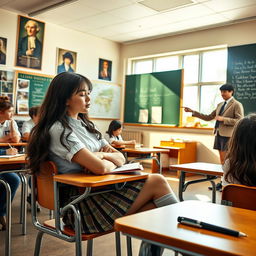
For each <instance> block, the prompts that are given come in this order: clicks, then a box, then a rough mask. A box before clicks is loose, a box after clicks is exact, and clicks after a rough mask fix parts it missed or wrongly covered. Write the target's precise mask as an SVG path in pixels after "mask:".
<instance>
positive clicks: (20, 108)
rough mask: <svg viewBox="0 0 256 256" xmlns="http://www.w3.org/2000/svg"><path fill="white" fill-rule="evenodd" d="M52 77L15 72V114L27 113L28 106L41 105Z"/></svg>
mask: <svg viewBox="0 0 256 256" xmlns="http://www.w3.org/2000/svg"><path fill="white" fill-rule="evenodd" d="M52 78H53V77H52V76H48V75H42V74H35V73H29V72H21V71H17V72H16V111H17V114H21V115H22V114H23V115H24V114H25V115H27V114H28V111H29V108H31V107H33V106H40V105H41V103H42V101H43V99H44V96H45V94H46V92H47V89H48V86H49V84H50V83H51V81H52Z"/></svg>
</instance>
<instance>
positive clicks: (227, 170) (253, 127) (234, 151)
mask: <svg viewBox="0 0 256 256" xmlns="http://www.w3.org/2000/svg"><path fill="white" fill-rule="evenodd" d="M255 133H256V114H250V115H248V116H246V117H245V118H243V119H241V120H240V121H239V122H238V123H237V125H236V127H235V129H234V132H233V135H232V137H231V139H230V142H229V147H228V152H227V157H226V161H225V164H224V166H223V171H224V176H223V178H222V182H223V185H227V184H231V183H233V184H241V185H246V186H256V136H255Z"/></svg>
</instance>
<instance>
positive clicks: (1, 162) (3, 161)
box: [0, 155, 27, 256]
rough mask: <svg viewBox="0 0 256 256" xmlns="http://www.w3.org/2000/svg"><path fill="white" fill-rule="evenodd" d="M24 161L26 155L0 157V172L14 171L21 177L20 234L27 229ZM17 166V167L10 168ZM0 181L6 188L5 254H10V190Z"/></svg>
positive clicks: (7, 185)
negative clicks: (6, 167)
mask: <svg viewBox="0 0 256 256" xmlns="http://www.w3.org/2000/svg"><path fill="white" fill-rule="evenodd" d="M25 163H26V156H25V155H22V156H19V157H11V158H0V166H1V170H0V173H8V172H16V173H18V174H19V176H20V179H21V185H22V187H21V209H20V223H22V234H23V235H26V233H27V230H26V227H27V204H26V198H27V180H26V177H25V175H24V172H26V171H27V170H26V169H24V168H22V167H23V166H24V164H25ZM5 166H8V169H7V170H4V168H5ZM12 166H13V168H18V167H19V168H18V169H13V168H12V169H11V170H9V169H10V168H11V167H12ZM0 183H1V184H2V185H3V186H4V187H5V189H6V231H5V232H6V233H5V256H10V255H11V216H12V214H11V190H10V186H9V184H8V183H7V182H6V181H5V180H2V179H0Z"/></svg>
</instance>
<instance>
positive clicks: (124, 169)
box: [109, 163, 143, 174]
mask: <svg viewBox="0 0 256 256" xmlns="http://www.w3.org/2000/svg"><path fill="white" fill-rule="evenodd" d="M142 170H143V166H142V165H141V164H140V163H132V164H124V165H123V166H121V167H117V168H116V169H114V170H113V171H111V172H109V173H112V174H117V173H128V172H136V171H142Z"/></svg>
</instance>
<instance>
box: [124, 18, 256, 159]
mask: <svg viewBox="0 0 256 256" xmlns="http://www.w3.org/2000/svg"><path fill="white" fill-rule="evenodd" d="M255 31H256V21H255V20H254V21H250V22H243V23H239V24H233V25H229V26H223V27H219V28H213V29H208V30H201V31H197V32H191V33H186V34H180V35H176V36H169V37H165V38H159V39H154V40H149V41H145V42H137V43H131V44H125V45H122V48H121V54H122V55H121V59H122V63H123V74H126V70H127V67H128V59H129V58H135V57H139V56H147V55H154V54H164V53H167V52H174V51H184V50H189V49H197V48H204V47H212V46H217V45H227V46H234V45H242V44H251V43H255V42H256V33H255ZM124 77H125V76H123V78H122V79H123V83H124ZM126 129H134V130H136V129H138V127H131V126H127V127H126ZM140 129H141V128H140ZM143 136H144V139H143V143H144V145H145V146H155V145H159V142H160V140H165V139H170V138H171V137H173V138H185V139H190V140H195V141H198V152H197V153H198V155H197V161H204V162H212V163H218V162H219V158H218V152H217V151H216V150H213V149H212V146H213V140H214V136H213V135H212V132H211V131H202V130H196V129H192V130H188V129H173V128H172V129H169V130H167V129H164V130H163V129H157V128H147V129H146V128H143Z"/></svg>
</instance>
